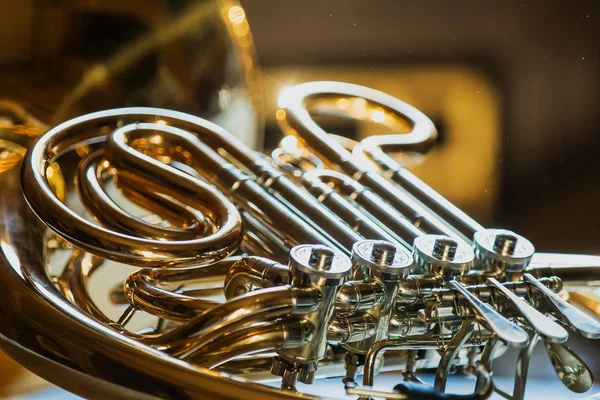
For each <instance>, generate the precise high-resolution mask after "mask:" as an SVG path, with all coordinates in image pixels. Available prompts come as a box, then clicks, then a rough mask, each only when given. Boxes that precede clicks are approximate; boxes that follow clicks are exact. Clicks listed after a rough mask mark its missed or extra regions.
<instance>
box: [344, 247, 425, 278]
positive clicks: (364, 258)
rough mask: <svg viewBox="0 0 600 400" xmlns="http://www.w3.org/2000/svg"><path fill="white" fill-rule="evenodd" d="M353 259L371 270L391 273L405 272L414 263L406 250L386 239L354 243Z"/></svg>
mask: <svg viewBox="0 0 600 400" xmlns="http://www.w3.org/2000/svg"><path fill="white" fill-rule="evenodd" d="M352 261H353V262H354V263H355V264H358V265H361V266H364V267H367V268H369V269H371V270H375V271H380V272H383V273H391V274H398V273H403V272H405V271H407V269H408V268H409V267H410V266H411V265H412V263H413V260H412V257H411V256H410V254H409V253H408V252H407V251H406V250H404V249H403V248H401V247H397V246H395V245H394V244H393V243H390V242H387V241H385V240H361V241H358V242H356V243H354V246H352Z"/></svg>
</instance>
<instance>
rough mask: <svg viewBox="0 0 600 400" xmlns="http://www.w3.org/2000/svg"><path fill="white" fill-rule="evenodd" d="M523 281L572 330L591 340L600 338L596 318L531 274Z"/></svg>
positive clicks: (524, 276)
mask: <svg viewBox="0 0 600 400" xmlns="http://www.w3.org/2000/svg"><path fill="white" fill-rule="evenodd" d="M523 280H524V281H525V282H528V283H529V284H530V285H531V286H532V287H533V288H535V289H536V290H537V291H538V292H539V293H540V294H542V296H543V297H542V300H544V302H545V303H546V304H547V305H549V306H550V307H551V308H552V310H553V311H554V316H555V317H556V318H557V319H558V320H560V321H561V322H563V323H565V324H567V325H570V326H571V328H572V329H573V330H574V331H575V332H577V333H579V334H580V335H582V336H585V337H587V338H590V339H598V338H600V323H598V321H596V320H595V319H594V318H592V317H590V316H588V315H586V314H585V313H584V312H583V311H581V310H579V309H578V308H577V307H575V306H573V305H571V304H569V303H568V302H566V301H565V300H563V299H561V298H560V297H559V296H558V295H557V294H556V293H554V292H553V291H552V290H550V289H548V288H547V287H546V286H544V285H543V284H542V283H541V282H540V281H538V280H537V279H536V278H535V277H534V276H533V275H531V274H524V275H523Z"/></svg>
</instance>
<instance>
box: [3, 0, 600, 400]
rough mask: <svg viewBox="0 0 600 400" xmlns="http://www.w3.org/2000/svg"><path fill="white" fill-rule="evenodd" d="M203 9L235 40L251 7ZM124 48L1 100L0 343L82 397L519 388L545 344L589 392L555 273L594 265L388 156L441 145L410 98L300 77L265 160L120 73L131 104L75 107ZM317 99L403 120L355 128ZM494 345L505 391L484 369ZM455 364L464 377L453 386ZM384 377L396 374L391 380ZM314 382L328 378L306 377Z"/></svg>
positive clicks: (571, 274) (575, 274)
mask: <svg viewBox="0 0 600 400" xmlns="http://www.w3.org/2000/svg"><path fill="white" fill-rule="evenodd" d="M92 3H93V4H96V2H90V3H88V5H90V4H92ZM184 3H186V4H188V3H187V2H184ZM64 4H66V5H68V6H69V7H75V8H76V7H77V6H76V5H74V4H75V3H74V2H65V3H64ZM189 4H191V5H190V7H198V8H197V9H196V8H194V9H193V10H196V11H198V10H203V12H204V11H206V10H208V8H206V7H209V5H207V4H209V3H207V2H191V3H189ZM210 4H213V3H210ZM218 4H221V5H222V4H227V7H225V8H216V9H214V10H217V11H219V12H221V13H222V15H224V16H225V17H224V18H225V19H227V20H228V21H229V23H230V25H228V26H229V27H230V29H232V32H233V33H232V37H234V38H238V40H239V41H240V42H239V43H238V45H239V46H241V47H244V44H245V45H246V48H247V47H248V46H249V42H247V41H246V42H244V40H249V39H248V36H247V35H248V34H249V31H248V29H247V23H246V22H245V17H244V15H243V10H242V9H241V8H240V7H239V6H238V5H231V4H229V3H218ZM65 7H66V6H65ZM98 7H101V6H100V5H98ZM124 7H125V8H126V7H127V6H126V5H125V6H124ZM203 7H204V8H203ZM236 7H237V8H236ZM69 9H70V8H69ZM224 10H225V11H224ZM188 11H189V9H188ZM223 12H224V14H223ZM149 15H153V14H152V13H149ZM195 15H196V14H193V13H190V12H187V13H182V14H179V17H177V18H180V19H177V18H175V21H176V22H178V23H181V24H183V25H177V24H175V25H174V26H179V28H173V27H172V28H170V29H172V30H168V29H167V30H166V31H163V30H161V31H159V32H161V33H160V34H156V35H157V36H154V39H153V40H154V41H150V42H144V41H143V40H141V41H137V42H134V43H135V46H133V47H131V49H134V50H133V53H132V55H129V56H128V57H134V58H135V57H137V56H138V55H139V54H141V53H143V54H146V53H144V51H147V50H148V49H150V48H152V49H154V48H155V47H152V46H154V45H155V44H156V43H162V42H160V41H161V40H166V39H165V38H171V39H172V38H174V37H179V36H178V35H180V34H182V32H188V29H189V28H190V26H191V25H194V24H196V23H197V22H198V21H196V20H193V18H194V16H195ZM231 24H233V25H231ZM178 29H179V30H178ZM169 35H174V36H169ZM244 35H246V36H244ZM244 38H246V39H244ZM157 41H158V42H157ZM153 43H154V44H153ZM136 46H137V47H136ZM135 49H137V50H135ZM171 50H172V49H171ZM239 51H240V53H239V54H242V55H243V54H244V53H243V51H242V50H239ZM140 52H141V53H140ZM123 54H128V53H123ZM246 55H247V56H248V53H246ZM248 57H250V56H248ZM126 59H127V57H126ZM116 60H120V58H119V57H117V58H116ZM129 60H130V59H129ZM245 60H246V61H245V62H249V61H248V60H251V58H248V59H245ZM120 62H121V61H114V64H113V63H108V64H106V65H103V66H96V67H93V68H92V69H90V70H88V71H91V72H89V73H88V74H84V78H83V80H82V82H81V84H82V85H83V86H82V87H83V89H80V90H75V91H74V92H69V93H70V95H69V96H67V98H66V100H64V102H59V103H57V104H59V106H58V107H52V108H53V109H52V111H51V112H48V113H46V114H44V113H37V114H36V113H35V112H32V111H31V110H33V109H35V107H33V106H32V104H31V103H26V102H24V101H23V100H19V99H18V98H17V97H12V98H11V100H9V101H7V102H5V103H3V104H2V106H3V108H2V109H3V110H4V111H3V119H2V122H1V126H0V148H1V149H2V150H1V152H0V183H1V184H2V185H1V187H2V188H3V190H2V193H0V207H1V208H0V228H1V229H0V256H1V257H0V291H1V293H3V294H4V296H3V300H2V301H0V348H2V350H3V351H4V352H6V353H7V354H8V355H10V356H11V357H12V358H14V359H15V360H17V361H18V362H19V363H21V364H22V365H24V366H25V367H26V368H28V369H30V370H31V371H33V372H34V373H36V374H38V375H40V376H41V377H43V378H44V379H47V380H49V381H50V382H53V383H55V384H57V385H59V386H61V387H63V388H64V389H66V390H69V391H71V392H73V393H76V394H78V395H81V396H84V397H87V398H106V397H115V398H136V399H137V398H182V399H189V398H199V399H206V398H211V399H212V398H214V399H246V398H260V399H282V398H303V399H308V398H318V397H320V396H321V397H327V398H330V397H344V396H351V398H356V396H359V397H360V398H362V399H366V398H389V399H417V398H430V399H433V398H435V399H484V398H488V397H490V396H491V395H492V394H493V393H494V392H497V393H499V394H501V395H502V396H504V397H506V398H509V399H514V400H517V399H523V398H525V394H526V384H527V372H528V368H529V364H530V355H531V352H532V350H533V348H534V346H536V344H538V343H539V342H542V346H543V347H544V349H545V350H546V352H547V353H548V355H549V362H550V363H551V364H552V366H553V367H554V369H555V371H556V373H557V375H558V378H559V379H560V380H561V381H562V383H563V384H564V385H565V386H567V387H568V388H569V389H570V390H572V391H574V392H576V393H583V392H586V391H588V390H589V389H590V388H591V387H592V385H593V377H592V374H591V371H590V368H589V367H587V365H586V364H585V362H584V360H583V359H582V358H581V357H580V356H578V355H577V354H575V353H574V352H573V351H572V350H571V349H570V348H569V347H568V346H567V345H566V344H565V343H566V341H567V339H568V337H569V335H573V334H574V335H581V336H583V337H585V338H589V339H598V338H600V323H599V322H598V321H597V320H596V319H595V318H594V317H591V316H589V315H588V314H586V313H584V312H583V311H581V310H579V309H578V308H576V307H574V306H573V305H571V304H570V303H569V302H567V301H566V300H565V299H564V296H563V289H564V288H568V287H572V286H576V285H577V284H578V283H579V282H580V281H581V280H590V278H592V279H595V278H597V277H598V275H599V274H598V266H599V265H600V263H599V261H600V260H599V259H598V258H597V257H595V256H585V255H562V254H546V253H539V252H535V249H534V247H533V245H532V243H531V242H530V241H529V240H527V239H526V238H525V237H523V236H521V235H519V234H517V233H514V232H512V231H510V230H506V229H491V228H485V227H483V226H482V225H480V224H479V223H478V222H477V221H475V220H473V219H472V218H471V217H469V216H468V215H467V214H466V213H464V212H463V211H461V210H460V209H458V208H457V207H456V206H454V205H453V204H451V203H450V202H449V201H447V200H446V199H444V198H443V197H442V196H441V195H440V194H438V193H437V192H435V191H434V190H433V189H432V188H431V187H429V186H428V185H427V184H426V183H424V182H423V181H421V180H420V179H419V178H418V177H416V176H415V175H414V174H413V173H411V172H410V170H409V169H407V168H405V167H404V166H403V165H402V164H400V163H399V162H398V161H397V158H395V157H393V156H392V155H393V154H394V153H412V154H425V153H426V152H427V151H428V150H429V149H430V148H431V146H433V145H434V143H435V139H436V135H437V133H436V129H435V127H434V125H433V123H432V122H431V121H430V120H429V118H427V117H426V116H425V115H424V114H423V113H421V112H420V111H419V110H417V109H415V108H413V107H411V106H410V105H408V104H406V103H404V102H402V101H400V100H398V99H396V98H393V97H391V96H389V95H387V94H385V93H382V92H379V91H376V90H373V89H369V88H366V87H362V86H357V85H352V84H348V83H339V82H311V83H305V84H301V85H298V86H295V87H293V88H291V89H289V90H286V91H285V92H284V94H283V95H282V97H281V98H280V99H279V109H278V111H277V114H276V118H277V121H278V123H279V125H280V128H281V130H282V131H283V132H284V133H285V135H286V137H285V139H284V140H283V141H282V142H281V145H280V147H279V148H277V149H276V150H275V151H273V153H271V154H270V155H265V154H261V153H258V152H256V151H254V150H252V149H251V147H249V146H248V144H251V143H249V139H248V137H249V136H246V137H244V136H242V138H243V139H244V140H240V138H239V137H238V136H239V135H234V134H232V133H230V132H229V131H228V130H226V129H225V128H224V127H223V126H221V125H226V124H225V123H223V120H222V119H221V118H220V117H218V116H217V114H218V113H217V114H214V113H213V114H211V113H210V112H208V111H207V110H206V109H202V107H200V108H198V109H186V107H185V106H183V105H181V104H182V103H177V102H175V103H173V104H171V105H172V106H173V108H176V109H178V110H187V111H189V112H192V113H194V114H198V115H202V116H197V115H192V114H189V113H184V112H182V111H172V110H168V109H165V108H156V107H141V106H139V107H138V106H136V107H125V106H129V105H130V103H132V102H133V103H136V102H139V104H138V105H146V104H144V103H145V102H144V101H143V100H141V99H144V98H145V99H146V100H147V99H148V97H144V96H142V97H136V96H135V95H134V92H136V91H135V90H131V88H125V89H123V93H126V94H128V95H129V94H131V95H132V96H133V97H130V98H128V99H127V100H123V102H124V103H126V104H120V103H119V104H115V105H118V106H123V107H124V108H109V109H106V110H98V109H94V110H88V109H85V108H86V104H88V102H87V101H86V100H85V99H88V100H89V101H93V100H94V99H102V96H100V95H99V94H94V91H95V90H101V89H102V88H103V87H105V85H109V82H110V79H108V78H109V77H113V75H114V74H116V76H117V77H118V75H119V73H120V72H122V70H119V68H120V67H119V66H121V65H122V64H120ZM248 71H250V69H248ZM163 78H164V77H163ZM97 79H100V80H97ZM75 87H76V88H78V87H79V86H75ZM116 87H119V86H118V85H116ZM120 89H121V88H119V90H120ZM223 90H225V89H223ZM140 91H142V92H143V90H142V89H140ZM140 91H137V93H138V94H139V93H140ZM108 92H110V90H109V91H108ZM215 93H216V97H215V98H216V99H218V97H219V95H218V93H221V100H222V101H223V103H222V104H221V106H223V105H226V102H225V100H223V99H225V98H228V97H227V96H229V95H228V94H227V91H224V92H222V91H221V90H217V91H216V92H214V93H213V94H215ZM105 94H106V93H105ZM108 94H110V93H108ZM230 94H231V93H230ZM126 97H127V96H126ZM158 98H159V99H162V100H164V98H163V97H162V96H158ZM167 98H168V96H167ZM63 99H64V98H63ZM179 99H181V98H179ZM107 102H109V103H110V101H107ZM150 103H152V104H150V105H153V106H160V104H153V102H150ZM192 103H193V104H196V105H198V104H199V103H194V102H192ZM192 103H190V104H192ZM49 104H51V105H52V106H54V105H55V104H54V103H49ZM64 104H66V106H65V105H64ZM193 104H192V105H193ZM227 104H229V103H227ZM42 105H44V106H45V107H49V105H48V104H46V103H45V102H44V103H43V104H42ZM162 106H163V107H164V106H166V105H162ZM93 108H95V106H94V107H93ZM223 108H224V109H228V108H227V107H223ZM65 110H66V111H65ZM88 111H93V112H91V113H87V112H88ZM222 111H224V112H226V111H227V110H222ZM73 114H82V115H73ZM317 115H328V116H331V117H336V118H352V119H356V120H363V121H371V122H376V123H380V124H383V125H386V126H387V127H389V128H391V129H393V130H395V131H396V132H397V133H396V134H392V135H380V136H371V137H368V138H366V139H365V140H363V141H361V142H360V143H356V142H353V141H351V140H348V139H345V138H341V137H339V136H335V135H332V134H329V133H327V132H325V131H324V130H323V129H322V127H321V126H319V124H318V123H317V122H315V119H314V118H315V117H316V116H317ZM209 118H210V119H212V120H213V122H211V121H209ZM48 126H52V127H51V128H50V129H48ZM236 126H239V125H236ZM253 126H254V125H252V126H250V125H248V126H247V128H248V129H254V128H253ZM508 348H513V349H516V351H517V353H518V358H517V360H516V364H515V368H514V370H515V380H514V387H513V390H512V391H511V392H510V393H506V392H504V391H503V389H501V388H500V387H498V386H497V385H496V384H495V381H494V376H493V364H494V363H497V362H499V360H502V356H503V354H504V353H505V352H506V350H507V349H508ZM457 368H459V369H460V370H461V371H462V372H463V373H464V374H466V375H470V376H472V377H474V378H475V382H474V386H475V387H474V390H473V392H472V393H469V394H461V395H459V394H449V393H446V386H447V381H448V376H449V375H450V374H451V373H452V372H453V371H454V370H456V369H457ZM422 369H434V370H435V379H434V384H433V385H432V386H430V385H428V384H426V383H424V382H423V381H422V380H421V378H420V377H419V371H420V370H422ZM384 371H397V372H398V373H397V375H396V377H397V382H398V384H397V385H396V386H395V387H394V388H393V390H390V389H389V388H382V386H381V385H379V384H378V382H377V379H376V375H377V374H378V373H379V372H384ZM324 377H329V378H334V377H335V379H330V380H328V382H329V385H328V388H329V389H331V390H330V391H328V392H323V391H322V389H321V387H320V386H319V387H316V386H315V385H314V384H315V383H317V384H318V383H319V382H318V381H320V380H321V379H320V378H324ZM315 381H317V382H315Z"/></svg>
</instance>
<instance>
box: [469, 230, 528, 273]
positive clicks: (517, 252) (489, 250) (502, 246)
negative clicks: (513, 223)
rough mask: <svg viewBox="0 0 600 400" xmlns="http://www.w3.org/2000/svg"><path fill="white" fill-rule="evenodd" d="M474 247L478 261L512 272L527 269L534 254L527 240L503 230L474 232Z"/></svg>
mask: <svg viewBox="0 0 600 400" xmlns="http://www.w3.org/2000/svg"><path fill="white" fill-rule="evenodd" d="M474 245H475V256H476V257H477V259H478V260H479V261H482V262H483V263H484V264H490V265H494V266H497V267H500V268H506V269H508V270H512V271H518V270H523V269H524V268H525V267H527V265H528V264H529V262H530V261H531V257H532V256H533V253H534V252H535V248H534V247H533V244H531V242H530V241H529V240H527V239H526V238H524V237H523V236H521V235H518V234H516V233H514V232H512V231H509V230H505V229H485V230H482V231H478V232H475V236H474Z"/></svg>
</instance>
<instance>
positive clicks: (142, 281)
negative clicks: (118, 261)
mask: <svg viewBox="0 0 600 400" xmlns="http://www.w3.org/2000/svg"><path fill="white" fill-rule="evenodd" d="M200 268H201V267H200ZM163 271H168V270H157V269H149V268H145V269H141V270H139V271H136V272H134V273H133V274H131V275H130V276H129V277H128V278H127V280H126V281H125V288H124V291H125V298H126V299H127V300H129V302H130V304H131V305H132V306H133V307H135V308H136V309H139V310H142V311H145V312H147V313H149V314H152V315H155V316H157V317H160V318H164V319H169V320H173V321H181V322H185V321H188V320H189V319H190V318H192V317H195V316H196V315H198V314H200V313H201V312H203V311H206V310H209V309H211V308H212V307H214V306H216V305H219V304H221V303H220V302H218V301H213V300H205V299H200V298H198V297H194V296H190V295H186V294H179V293H174V292H172V291H169V290H165V289H162V288H161V287H160V286H159V285H158V284H157V283H158V282H160V280H161V272H163Z"/></svg>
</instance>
